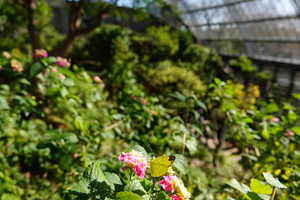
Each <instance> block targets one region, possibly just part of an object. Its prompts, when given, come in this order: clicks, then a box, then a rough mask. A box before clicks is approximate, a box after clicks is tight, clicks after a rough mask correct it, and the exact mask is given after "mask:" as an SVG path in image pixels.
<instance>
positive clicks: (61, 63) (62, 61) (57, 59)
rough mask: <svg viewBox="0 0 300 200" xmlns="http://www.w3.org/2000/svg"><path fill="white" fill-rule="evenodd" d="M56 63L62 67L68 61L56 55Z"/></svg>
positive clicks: (66, 64)
mask: <svg viewBox="0 0 300 200" xmlns="http://www.w3.org/2000/svg"><path fill="white" fill-rule="evenodd" d="M55 63H56V64H58V65H60V66H62V67H64V66H68V65H69V64H70V63H69V62H68V61H67V59H65V58H62V57H59V56H58V57H56V62H55Z"/></svg>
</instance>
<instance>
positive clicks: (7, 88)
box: [0, 84, 10, 91]
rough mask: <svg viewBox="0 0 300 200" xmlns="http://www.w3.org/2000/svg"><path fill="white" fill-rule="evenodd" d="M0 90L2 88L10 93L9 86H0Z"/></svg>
mask: <svg viewBox="0 0 300 200" xmlns="http://www.w3.org/2000/svg"><path fill="white" fill-rule="evenodd" d="M0 88H2V89H3V90H7V91H10V87H9V85H6V84H3V85H0Z"/></svg>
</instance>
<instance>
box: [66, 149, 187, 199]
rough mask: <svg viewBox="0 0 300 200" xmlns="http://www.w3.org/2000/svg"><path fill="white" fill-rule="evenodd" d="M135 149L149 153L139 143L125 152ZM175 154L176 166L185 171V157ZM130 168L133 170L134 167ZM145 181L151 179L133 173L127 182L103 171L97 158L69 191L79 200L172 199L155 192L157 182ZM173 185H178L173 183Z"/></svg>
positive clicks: (176, 192)
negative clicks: (137, 176)
mask: <svg viewBox="0 0 300 200" xmlns="http://www.w3.org/2000/svg"><path fill="white" fill-rule="evenodd" d="M133 150H141V152H143V153H145V154H147V152H146V151H145V149H144V148H143V147H141V146H138V145H135V146H132V147H130V148H128V149H126V150H125V152H133ZM175 156H176V162H175V163H174V167H176V169H178V170H179V171H181V172H184V170H185V165H186V161H185V158H184V157H183V156H181V155H175ZM137 162H139V161H137ZM130 170H132V171H133V170H134V169H130ZM154 180H155V179H154ZM145 182H147V183H150V180H148V179H142V180H140V179H138V178H136V177H135V176H134V175H133V176H131V177H130V180H128V181H127V182H126V181H125V180H124V179H120V178H119V176H118V175H117V174H114V173H110V172H107V171H105V172H103V171H102V170H101V168H100V161H99V160H97V161H93V162H92V163H91V164H89V166H88V167H87V168H86V169H85V171H84V173H83V177H82V178H81V179H80V180H79V181H78V183H77V184H75V185H74V186H73V187H72V188H71V189H69V190H68V192H69V193H70V194H73V195H75V196H76V199H78V200H84V199H107V198H109V199H150V197H151V199H170V198H169V197H168V196H167V195H166V193H165V192H163V191H162V192H159V191H155V193H153V189H155V182H154V183H152V187H149V186H147V184H144V183H145ZM177 184H178V183H177ZM171 187H176V186H175V185H172V186H171ZM177 187H178V186H177ZM120 188H121V190H120ZM180 189H182V188H180ZM167 191H168V190H167ZM158 192H159V193H158ZM178 192H179V191H174V193H175V194H177V195H178ZM157 193H158V194H157Z"/></svg>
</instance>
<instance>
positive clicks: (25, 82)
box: [18, 78, 31, 85]
mask: <svg viewBox="0 0 300 200" xmlns="http://www.w3.org/2000/svg"><path fill="white" fill-rule="evenodd" d="M18 82H19V83H23V84H25V85H31V83H30V82H29V81H28V80H27V79H26V78H21V79H19V80H18Z"/></svg>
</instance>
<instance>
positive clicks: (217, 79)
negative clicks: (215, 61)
mask: <svg viewBox="0 0 300 200" xmlns="http://www.w3.org/2000/svg"><path fill="white" fill-rule="evenodd" d="M214 81H215V83H216V84H217V85H220V84H221V83H222V81H221V79H219V78H217V77H215V78H214Z"/></svg>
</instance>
